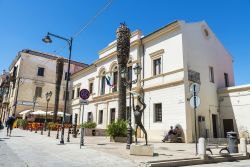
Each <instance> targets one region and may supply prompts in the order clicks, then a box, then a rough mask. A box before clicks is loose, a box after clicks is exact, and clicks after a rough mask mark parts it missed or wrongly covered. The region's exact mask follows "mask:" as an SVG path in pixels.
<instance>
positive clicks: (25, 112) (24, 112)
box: [19, 110, 32, 115]
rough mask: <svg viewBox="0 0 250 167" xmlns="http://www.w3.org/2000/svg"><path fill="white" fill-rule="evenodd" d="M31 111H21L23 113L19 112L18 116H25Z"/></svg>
mask: <svg viewBox="0 0 250 167" xmlns="http://www.w3.org/2000/svg"><path fill="white" fill-rule="evenodd" d="M31 111H32V110H23V111H21V112H20V113H19V114H20V115H23V114H27V113H29V112H31Z"/></svg>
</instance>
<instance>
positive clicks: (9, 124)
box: [6, 114, 16, 136]
mask: <svg viewBox="0 0 250 167" xmlns="http://www.w3.org/2000/svg"><path fill="white" fill-rule="evenodd" d="M15 120H16V117H15V114H12V116H10V117H9V118H8V119H7V121H6V127H7V136H11V131H12V129H13V124H14V122H15Z"/></svg>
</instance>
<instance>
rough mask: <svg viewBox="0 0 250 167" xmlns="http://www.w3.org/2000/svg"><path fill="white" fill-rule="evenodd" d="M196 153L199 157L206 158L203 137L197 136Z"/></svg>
mask: <svg viewBox="0 0 250 167" xmlns="http://www.w3.org/2000/svg"><path fill="white" fill-rule="evenodd" d="M198 155H199V156H200V158H201V159H206V157H207V156H206V140H205V138H203V137H201V138H199V143H198Z"/></svg>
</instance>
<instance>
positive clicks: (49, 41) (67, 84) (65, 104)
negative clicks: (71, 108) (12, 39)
mask: <svg viewBox="0 0 250 167" xmlns="http://www.w3.org/2000/svg"><path fill="white" fill-rule="evenodd" d="M50 36H52V37H55V38H59V39H62V40H64V41H66V42H67V43H68V45H69V59H68V70H67V78H66V79H67V81H66V97H65V100H64V110H63V120H62V133H61V140H60V143H61V144H64V122H65V114H66V110H67V100H68V89H69V73H70V62H71V51H72V42H73V38H72V37H70V39H67V38H64V37H61V36H58V35H55V34H52V33H49V32H48V34H47V35H46V36H45V37H44V38H43V39H42V40H43V42H45V43H52V40H51V38H50Z"/></svg>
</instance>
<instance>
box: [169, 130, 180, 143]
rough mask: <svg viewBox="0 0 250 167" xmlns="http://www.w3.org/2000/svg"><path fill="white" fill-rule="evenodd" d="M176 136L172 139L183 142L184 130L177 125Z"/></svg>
mask: <svg viewBox="0 0 250 167" xmlns="http://www.w3.org/2000/svg"><path fill="white" fill-rule="evenodd" d="M173 134H174V136H173V137H172V139H171V142H173V143H182V130H181V129H180V128H179V127H178V126H176V127H175V128H174V132H173Z"/></svg>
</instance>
